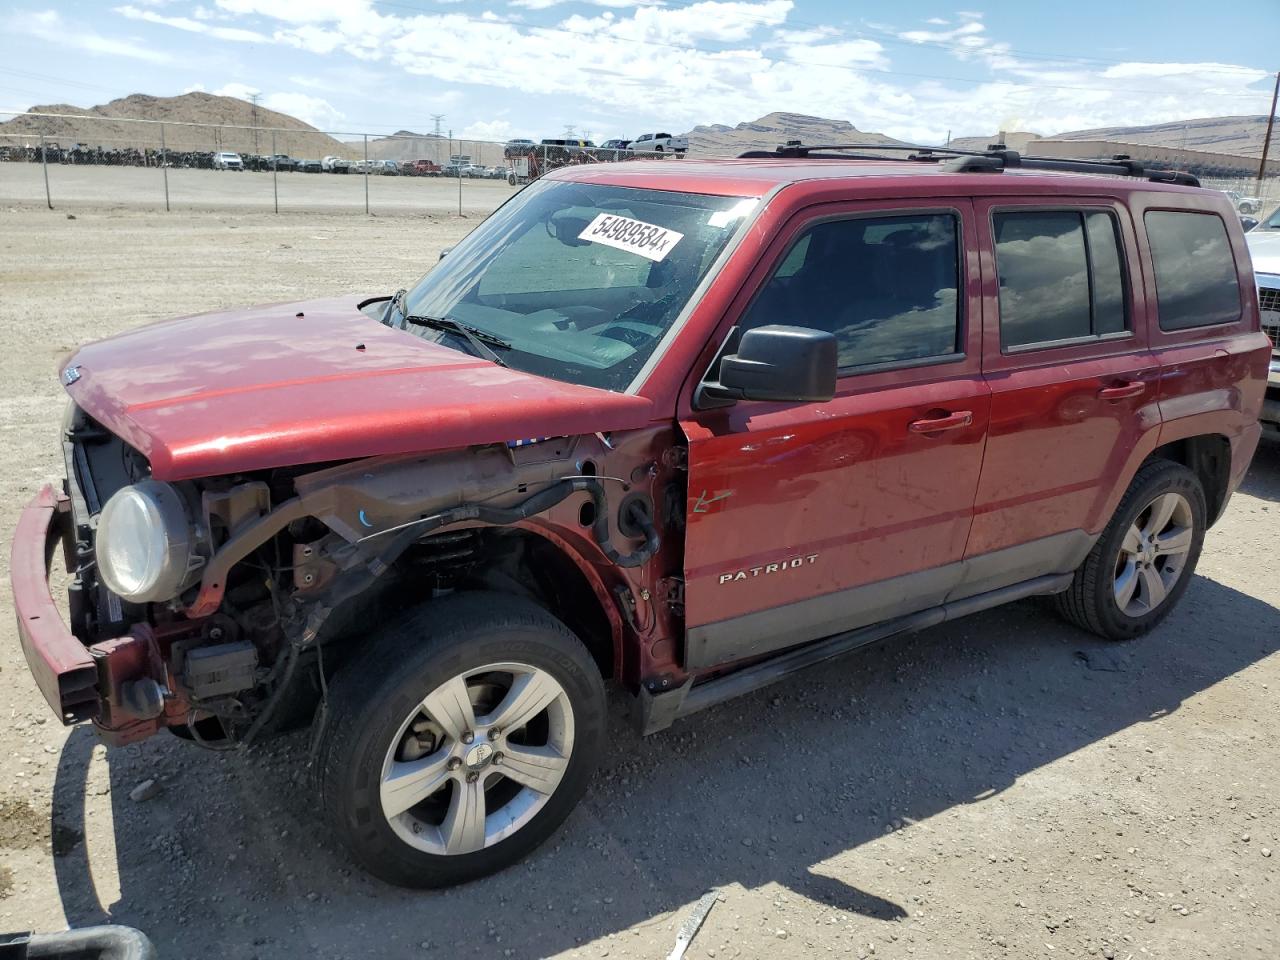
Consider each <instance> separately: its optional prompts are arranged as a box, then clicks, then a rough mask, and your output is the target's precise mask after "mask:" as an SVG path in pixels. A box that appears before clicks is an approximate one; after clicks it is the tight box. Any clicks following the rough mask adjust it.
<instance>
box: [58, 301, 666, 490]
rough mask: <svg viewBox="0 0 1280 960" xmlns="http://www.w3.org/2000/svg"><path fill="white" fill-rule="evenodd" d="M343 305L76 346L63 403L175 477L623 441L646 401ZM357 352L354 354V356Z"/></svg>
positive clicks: (275, 311)
mask: <svg viewBox="0 0 1280 960" xmlns="http://www.w3.org/2000/svg"><path fill="white" fill-rule="evenodd" d="M357 302H358V301H357V300H356V299H355V298H352V297H337V298H333V299H330V300H314V301H310V302H307V303H292V304H274V305H270V306H263V307H252V308H249V309H247V310H234V311H227V312H224V313H206V314H201V315H199V316H194V317H186V318H184V319H181V320H170V321H167V322H164V323H158V324H155V325H153V326H148V327H143V328H141V329H139V330H135V331H133V332H131V333H126V334H122V335H120V336H118V337H112V338H111V339H109V340H102V341H100V342H98V343H93V344H90V345H89V346H86V347H83V348H82V349H80V350H79V351H77V352H76V353H75V354H74V355H73V356H72V357H71V358H70V359H69V360H68V361H67V363H66V365H65V366H64V368H63V382H64V383H66V382H67V380H68V379H70V378H71V376H72V375H71V374H69V373H68V372H67V371H68V369H69V368H70V367H72V366H74V367H76V368H78V370H77V372H78V373H79V379H78V380H74V382H72V383H71V384H69V385H68V386H67V392H68V393H69V394H70V395H71V397H72V398H73V399H74V400H75V402H76V403H77V404H79V405H80V407H81V408H82V409H83V410H84V411H85V412H86V413H88V414H89V415H90V416H91V417H93V418H94V419H95V420H97V421H98V422H99V423H101V424H102V425H103V426H104V427H106V428H107V429H108V430H111V431H112V432H113V433H115V434H117V435H118V436H120V437H122V438H123V439H124V440H125V441H126V442H128V443H129V444H130V445H132V446H133V447H135V448H136V449H138V450H140V451H141V452H142V453H143V454H145V455H146V457H147V458H148V459H149V460H150V461H151V469H152V472H153V474H154V475H155V477H156V478H157V479H160V480H181V479H187V478H191V477H203V476H214V475H217V474H226V473H239V472H244V471H249V470H260V469H263V468H266V467H280V466H288V465H291V464H301V463H317V462H321V461H325V460H343V459H350V458H354V457H368V456H376V455H380V454H394V453H416V452H423V451H429V450H444V449H449V448H456V447H464V446H468V445H470V444H477V443H501V442H504V441H508V440H527V439H532V438H535V437H553V436H567V435H571V434H576V433H595V432H597V431H609V430H625V429H630V428H634V427H640V426H643V425H644V424H646V423H647V422H648V421H649V419H650V416H651V404H650V403H649V401H648V400H645V399H644V398H642V397H635V396H629V395H625V394H618V393H610V392H609V391H606V390H597V389H594V388H592V387H579V386H574V385H572V384H568V383H560V382H558V381H555V380H547V379H544V378H542V377H537V376H534V375H532V374H528V373H520V372H519V371H516V370H509V369H504V368H502V367H499V366H497V365H496V364H493V363H490V362H488V361H486V360H481V359H478V358H476V357H472V356H470V355H468V354H465V353H461V352H459V351H457V350H453V349H450V348H449V347H444V346H440V345H438V344H435V343H430V342H428V341H426V340H422V339H420V338H419V337H416V336H414V335H413V334H409V333H404V332H402V331H398V330H392V329H390V328H389V327H384V326H383V325H382V324H380V323H378V322H377V321H375V320H372V319H370V318H369V317H368V316H366V315H365V314H363V313H361V312H360V311H359V310H357V309H356V303H357ZM359 344H363V345H364V349H363V350H361V349H357V345H359Z"/></svg>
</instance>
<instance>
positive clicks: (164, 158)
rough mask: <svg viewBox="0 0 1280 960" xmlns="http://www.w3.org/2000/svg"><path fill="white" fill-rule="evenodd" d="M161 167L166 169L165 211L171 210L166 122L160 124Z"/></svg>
mask: <svg viewBox="0 0 1280 960" xmlns="http://www.w3.org/2000/svg"><path fill="white" fill-rule="evenodd" d="M160 169H161V170H163V171H164V212H165V213H168V212H169V152H168V150H166V149H165V145H164V124H163V123H162V124H160Z"/></svg>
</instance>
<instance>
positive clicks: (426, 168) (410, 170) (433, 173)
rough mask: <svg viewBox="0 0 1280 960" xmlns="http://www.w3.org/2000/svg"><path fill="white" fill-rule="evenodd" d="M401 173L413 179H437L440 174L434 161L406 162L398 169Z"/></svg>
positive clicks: (439, 169)
mask: <svg viewBox="0 0 1280 960" xmlns="http://www.w3.org/2000/svg"><path fill="white" fill-rule="evenodd" d="M400 170H401V172H402V173H404V174H406V175H408V176H413V177H438V176H440V173H441V167H440V164H438V163H436V162H435V161H434V160H423V159H418V160H406V161H405V162H404V163H403V164H402V165H401V167H400Z"/></svg>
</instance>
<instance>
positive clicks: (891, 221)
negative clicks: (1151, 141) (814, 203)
mask: <svg viewBox="0 0 1280 960" xmlns="http://www.w3.org/2000/svg"><path fill="white" fill-rule="evenodd" d="M974 229H975V228H974V222H973V209H972V206H971V205H970V204H969V203H968V202H967V201H945V202H942V203H939V202H938V201H934V200H930V201H918V202H904V201H897V202H892V203H891V202H876V203H870V202H863V203H849V204H839V205H821V206H818V207H813V208H810V209H809V210H808V211H807V212H806V213H804V214H801V215H797V216H796V217H795V218H793V219H792V220H791V221H790V223H789V224H788V226H787V227H785V228H784V229H783V230H782V231H781V233H780V235H779V237H778V238H777V239H776V240H775V242H774V244H773V246H772V247H771V248H770V251H769V252H768V253H766V255H765V256H764V257H763V258H762V261H761V266H760V267H759V269H758V270H757V271H756V274H755V276H753V278H752V281H751V282H749V283H748V285H747V286H746V288H745V289H744V292H743V294H742V295H740V296H739V298H738V300H737V301H735V303H734V305H733V306H732V307H731V308H730V312H729V316H727V317H726V318H725V320H724V323H723V326H722V327H721V330H720V336H721V337H725V336H727V335H728V334H729V331H730V328H731V327H734V326H736V327H737V328H738V329H739V330H740V331H741V330H746V329H750V328H752V327H755V326H761V325H764V324H777V323H782V324H792V325H801V326H810V327H815V328H818V329H823V330H829V331H831V332H833V333H835V335H836V337H837V340H838V342H839V346H840V362H841V371H840V377H839V380H838V383H837V388H836V395H835V397H834V399H832V400H830V401H829V402H826V403H766V402H758V401H739V402H737V403H736V404H734V405H732V406H730V407H727V408H721V409H710V410H690V409H687V408H686V409H685V411H684V413H683V415H682V417H681V425H682V427H683V429H684V431H685V434H686V436H687V437H688V441H689V504H688V511H687V512H688V530H687V536H686V548H685V600H686V627H687V644H686V663H685V666H686V668H687V669H689V670H694V671H696V670H703V669H706V668H709V667H713V666H716V665H718V664H720V663H725V662H730V661H734V660H739V659H742V658H745V657H751V656H756V655H759V654H763V653H768V652H770V651H772V650H777V649H781V648H783V647H787V646H791V645H794V644H797V643H802V642H805V641H808V640H812V639H815V638H818V637H822V636H826V635H829V634H833V633H837V632H840V631H843V630H849V629H853V628H856V627H859V626H863V625H866V624H869V623H872V622H876V621H880V620H885V619H889V618H892V617H895V616H900V615H904V614H907V613H911V612H914V611H916V610H920V609H924V608H926V607H930V606H934V605H936V604H938V603H940V602H941V601H942V599H943V598H944V597H945V596H946V594H947V592H948V591H949V590H950V589H951V588H952V587H953V586H954V585H955V584H956V582H957V581H958V580H959V577H960V560H961V557H962V554H963V551H964V545H965V541H966V538H967V537H968V533H969V525H970V522H971V518H972V509H973V500H974V494H975V491H976V488H977V481H978V474H979V469H980V465H981V462H982V446H983V438H984V436H985V433H986V423H987V416H988V389H987V386H986V384H985V382H984V381H983V379H982V375H981V369H980V353H981V350H980V345H981V325H980V322H979V320H978V317H979V315H980V314H979V310H978V308H979V303H978V299H977V290H978V284H977V280H978V276H979V274H978V263H977V257H976V247H975V236H974ZM710 376H711V377H712V378H714V376H715V371H714V370H713V371H711V373H710Z"/></svg>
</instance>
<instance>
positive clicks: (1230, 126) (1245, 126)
mask: <svg viewBox="0 0 1280 960" xmlns="http://www.w3.org/2000/svg"><path fill="white" fill-rule="evenodd" d="M1266 135H1267V118H1266V116H1265V115H1263V116H1252V117H1199V118H1196V119H1192V120H1177V121H1174V122H1173V123H1153V124H1149V125H1147V126H1143V127H1099V128H1097V129H1096V130H1072V131H1070V132H1069V133H1057V134H1054V135H1053V139H1054V140H1119V141H1121V142H1122V143H1145V144H1150V145H1152V146H1159V147H1176V148H1181V149H1184V150H1209V151H1213V152H1216V153H1233V154H1235V155H1236V156H1238V157H1261V156H1262V141H1263V139H1265V137H1266ZM1273 146H1274V145H1273Z"/></svg>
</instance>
